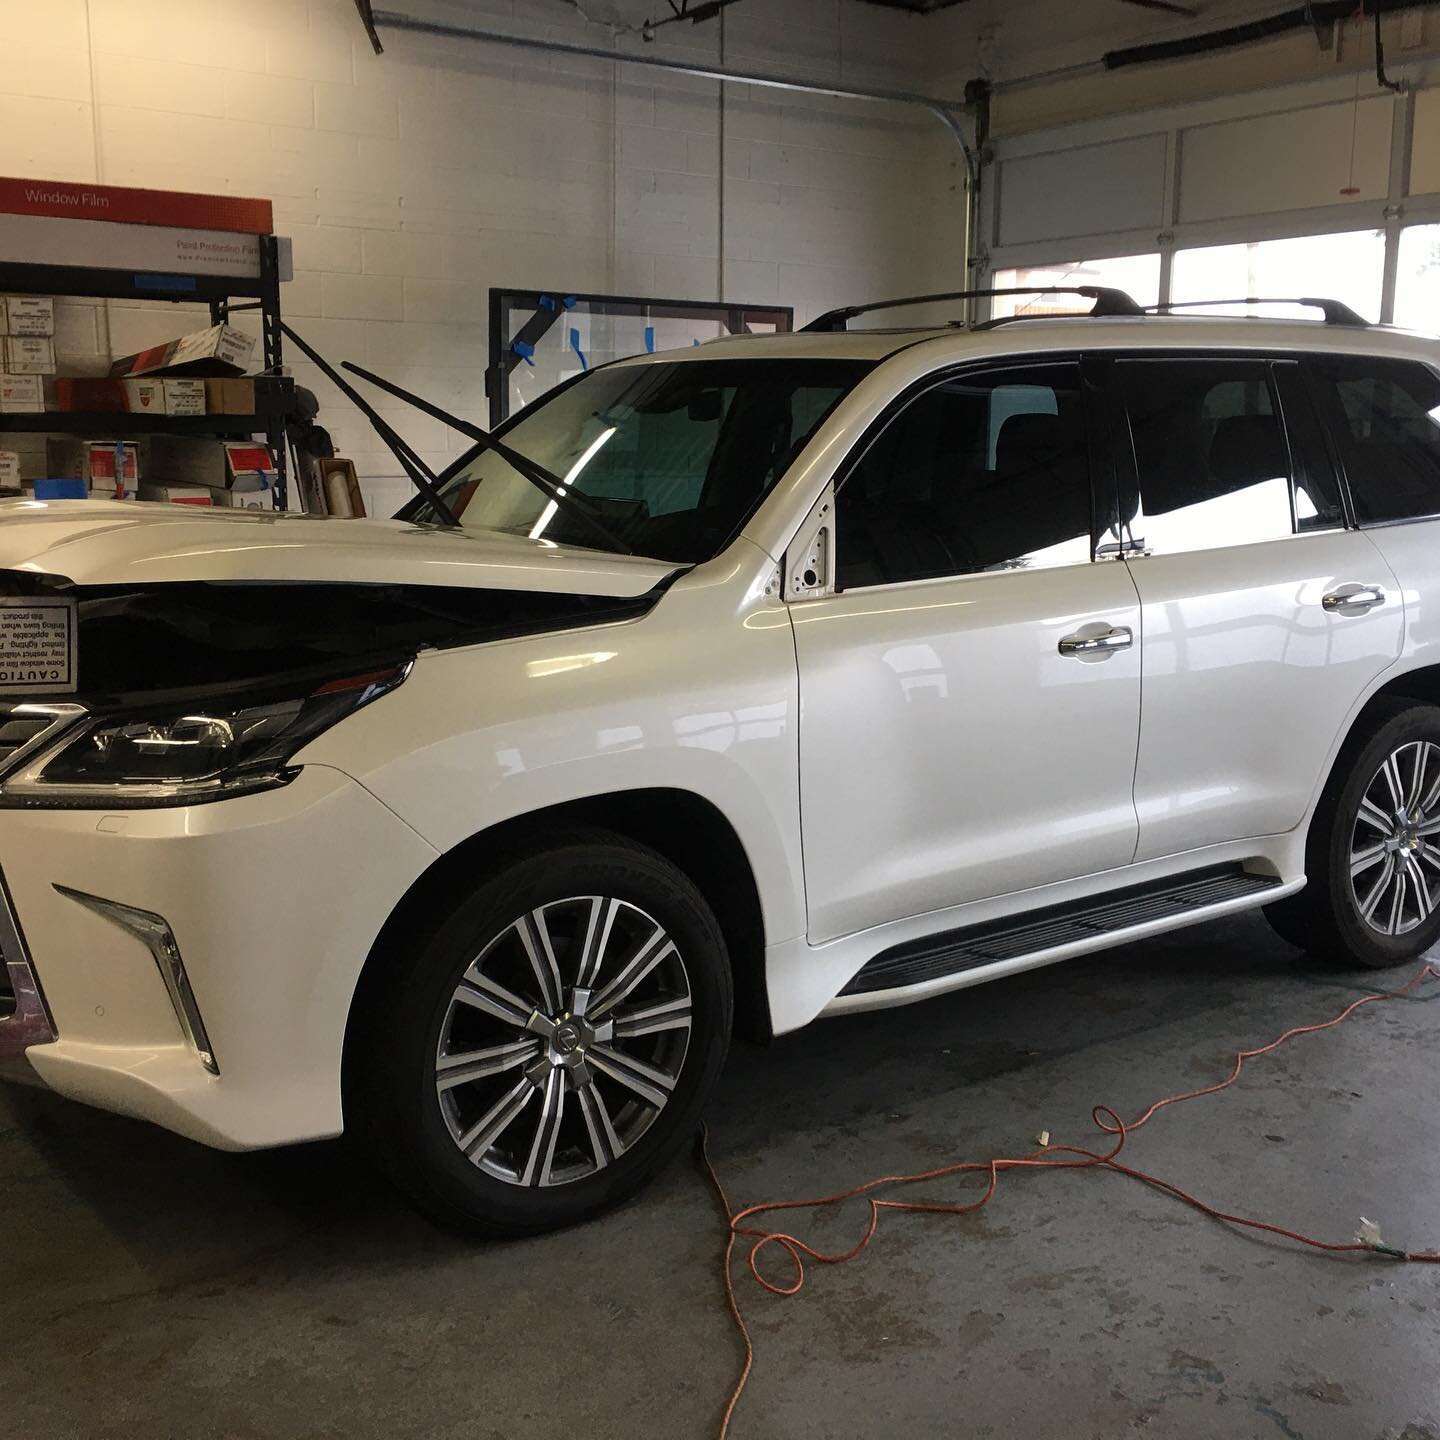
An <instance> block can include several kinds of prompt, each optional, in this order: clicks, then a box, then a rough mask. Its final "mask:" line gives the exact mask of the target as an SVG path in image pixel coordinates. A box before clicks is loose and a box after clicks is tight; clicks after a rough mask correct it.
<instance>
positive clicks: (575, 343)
mask: <svg viewBox="0 0 1440 1440" xmlns="http://www.w3.org/2000/svg"><path fill="white" fill-rule="evenodd" d="M570 348H571V349H572V350H573V351H574V352H575V353H576V354H577V355H578V356H579V357H580V368H581V369H582V370H588V369H589V368H590V362H589V361H588V360H587V359H586V358H585V352H584V351H583V350H582V349H581V348H580V332H579V331H578V330H576V329H573V328H572V329H571V331H570Z"/></svg>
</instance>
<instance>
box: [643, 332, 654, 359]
mask: <svg viewBox="0 0 1440 1440" xmlns="http://www.w3.org/2000/svg"><path fill="white" fill-rule="evenodd" d="M645 353H646V354H647V355H653V354H654V353H655V327H654V326H653V325H647V326H646V327H645Z"/></svg>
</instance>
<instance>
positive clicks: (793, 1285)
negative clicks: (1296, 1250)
mask: <svg viewBox="0 0 1440 1440" xmlns="http://www.w3.org/2000/svg"><path fill="white" fill-rule="evenodd" d="M1424 980H1440V969H1436V967H1435V966H1433V965H1426V966H1424V967H1423V968H1422V969H1421V970H1420V971H1419V972H1418V973H1417V974H1416V975H1415V977H1414V978H1413V979H1412V980H1410V981H1409V983H1408V984H1405V985H1402V986H1401V987H1400V989H1398V990H1393V991H1388V992H1378V991H1377V992H1376V993H1374V994H1370V995H1363V996H1361V998H1360V999H1358V1000H1355V1001H1353V1002H1352V1003H1351V1004H1349V1005H1347V1006H1346V1007H1345V1008H1344V1009H1343V1010H1342V1011H1341V1012H1340V1013H1339V1014H1338V1015H1336V1016H1335V1017H1334V1018H1333V1019H1330V1020H1323V1021H1321V1022H1320V1023H1319V1024H1316V1025H1297V1026H1295V1028H1294V1029H1291V1030H1287V1031H1286V1032H1285V1033H1284V1034H1283V1035H1280V1036H1278V1037H1277V1038H1276V1039H1274V1040H1272V1041H1271V1042H1270V1043H1269V1044H1268V1045H1261V1046H1260V1047H1259V1048H1258V1049H1255V1050H1241V1051H1240V1052H1239V1053H1238V1054H1237V1055H1236V1056H1235V1066H1234V1068H1233V1069H1232V1070H1231V1072H1230V1074H1229V1075H1228V1076H1226V1078H1225V1079H1224V1080H1221V1081H1219V1082H1218V1083H1217V1084H1215V1085H1207V1086H1205V1087H1204V1088H1203V1089H1200V1090H1186V1091H1184V1092H1183V1093H1182V1094H1179V1095H1167V1096H1166V1097H1165V1098H1164V1099H1163V1100H1157V1101H1156V1102H1155V1103H1154V1104H1153V1105H1152V1106H1151V1107H1150V1108H1149V1109H1148V1110H1146V1111H1145V1113H1144V1114H1143V1115H1141V1116H1140V1117H1139V1118H1138V1119H1136V1120H1132V1121H1130V1122H1129V1123H1128V1124H1127V1123H1126V1122H1125V1121H1123V1120H1122V1119H1121V1118H1120V1117H1119V1116H1118V1115H1117V1114H1116V1113H1115V1111H1113V1110H1112V1109H1111V1108H1110V1107H1109V1106H1108V1105H1097V1106H1096V1107H1095V1108H1094V1109H1093V1110H1092V1111H1091V1112H1090V1117H1091V1119H1092V1120H1093V1121H1094V1122H1095V1125H1096V1126H1097V1128H1098V1129H1100V1130H1101V1131H1103V1132H1104V1133H1105V1134H1106V1135H1113V1136H1114V1137H1115V1143H1114V1145H1112V1146H1111V1147H1110V1149H1109V1150H1106V1151H1104V1152H1099V1151H1095V1150H1087V1149H1085V1148H1084V1147H1083V1146H1079V1145H1044V1146H1042V1147H1041V1148H1040V1149H1038V1150H1032V1151H1031V1152H1030V1153H1029V1154H1028V1155H1023V1156H1018V1157H1013V1158H996V1159H993V1160H965V1161H961V1162H960V1163H958V1164H955V1165H942V1166H940V1167H939V1168H938V1169H935V1170H922V1171H920V1172H919V1173H917V1174H914V1175H884V1176H881V1177H880V1178H879V1179H876V1180H867V1181H865V1182H864V1184H861V1185H855V1186H853V1187H852V1188H851V1189H849V1190H842V1191H840V1193H839V1194H837V1195H825V1196H822V1197H821V1198H819V1199H815V1200H772V1201H770V1202H768V1203H767V1204H763V1205H750V1206H747V1207H746V1208H745V1209H743V1210H737V1211H732V1210H731V1209H730V1202H729V1200H728V1199H726V1196H725V1189H724V1186H722V1185H721V1183H720V1177H719V1176H718V1175H717V1174H716V1173H715V1167H714V1165H713V1164H712V1163H711V1161H710V1152H709V1136H708V1133H707V1132H706V1130H705V1128H704V1127H703V1126H702V1127H701V1132H700V1157H701V1160H702V1161H703V1163H704V1166H705V1170H706V1172H707V1174H708V1175H709V1177H710V1181H711V1183H712V1184H713V1185H714V1187H715V1193H716V1194H717V1195H718V1196H719V1197H720V1204H721V1205H722V1206H723V1207H724V1210H725V1214H726V1216H727V1217H728V1221H729V1238H728V1239H727V1241H726V1245H725V1298H726V1300H727V1301H728V1303H729V1306H730V1314H731V1316H732V1317H733V1318H734V1321H735V1327H736V1329H738V1330H739V1332H740V1338H741V1339H742V1340H743V1341H744V1344H745V1363H744V1365H743V1367H742V1368H741V1371H740V1375H739V1378H738V1379H737V1380H736V1382H735V1387H734V1389H733V1390H732V1391H731V1392H730V1400H729V1403H728V1404H727V1405H726V1407H725V1415H724V1418H723V1419H722V1420H721V1422H720V1440H726V1437H727V1436H728V1435H729V1433H730V1422H731V1419H732V1418H733V1417H734V1414H735V1407H736V1406H737V1405H738V1404H739V1403H740V1397H741V1395H743V1394H744V1392H745V1386H746V1384H747V1383H748V1381H749V1379H750V1372H751V1370H752V1369H753V1368H754V1365H755V1345H754V1342H753V1341H752V1340H751V1338H750V1330H749V1327H748V1326H747V1325H746V1324H745V1317H744V1316H743V1315H742V1314H741V1312H740V1302H739V1299H738V1298H737V1296H736V1294H735V1279H734V1267H733V1263H732V1262H733V1258H734V1252H735V1242H736V1240H737V1239H739V1237H740V1236H742V1235H744V1236H747V1237H753V1239H754V1244H753V1245H751V1247H750V1254H749V1265H750V1273H751V1275H753V1276H754V1277H755V1281H756V1283H757V1284H759V1285H760V1286H761V1287H762V1288H764V1289H766V1290H768V1291H769V1292H770V1293H771V1294H772V1295H795V1294H798V1293H799V1291H800V1290H801V1288H802V1287H803V1286H804V1284H805V1261H804V1259H803V1258H802V1257H804V1256H808V1257H809V1258H810V1259H811V1260H814V1261H817V1262H818V1263H819V1264H822V1265H843V1264H844V1263H845V1262H846V1261H847V1260H853V1259H855V1258H856V1256H858V1255H859V1254H861V1253H862V1252H863V1251H864V1250H865V1249H866V1247H867V1246H868V1245H869V1244H870V1242H871V1241H872V1240H873V1239H874V1238H875V1233H876V1230H877V1229H878V1228H879V1225H880V1212H881V1211H882V1210H909V1211H916V1212H919V1213H921V1214H928V1215H970V1214H973V1213H974V1212H975V1211H976V1210H979V1209H980V1208H981V1207H982V1206H984V1205H988V1204H989V1203H990V1201H991V1199H992V1198H993V1197H994V1195H995V1192H996V1190H997V1189H998V1188H999V1184H1000V1175H1001V1172H1002V1171H1006V1170H1021V1169H1029V1170H1088V1169H1093V1168H1095V1167H1096V1166H1103V1167H1104V1168H1105V1169H1107V1170H1115V1171H1118V1172H1119V1173H1120V1174H1121V1175H1128V1176H1129V1177H1130V1178H1131V1179H1132V1180H1140V1181H1143V1182H1144V1183H1145V1184H1146V1185H1150V1186H1153V1187H1154V1188H1155V1189H1156V1190H1163V1191H1164V1192H1165V1194H1167V1195H1173V1196H1174V1197H1175V1198H1176V1199H1177V1200H1183V1201H1184V1202H1185V1204H1187V1205H1190V1206H1193V1207H1194V1208H1195V1209H1196V1210H1198V1211H1200V1213H1201V1214H1202V1215H1208V1216H1209V1217H1210V1218H1211V1219H1212V1220H1219V1221H1222V1222H1223V1223H1225V1224H1227V1225H1243V1226H1244V1227H1246V1228H1247V1229H1250V1230H1263V1231H1265V1232H1266V1233H1268V1234H1271V1235H1279V1236H1281V1237H1282V1238H1284V1239H1286V1240H1293V1241H1295V1242H1296V1243H1297V1244H1300V1245H1308V1246H1309V1247H1310V1248H1311V1249H1313V1250H1324V1251H1327V1252H1329V1253H1330V1254H1333V1255H1351V1254H1357V1253H1358V1254H1370V1255H1384V1256H1387V1257H1388V1258H1390V1259H1392V1260H1410V1261H1419V1262H1424V1263H1428V1264H1435V1263H1440V1253H1436V1252H1430V1251H1414V1250H1397V1249H1394V1248H1392V1247H1391V1246H1388V1245H1382V1244H1381V1243H1380V1242H1379V1240H1378V1238H1376V1239H1363V1240H1362V1239H1358V1238H1357V1239H1355V1240H1352V1241H1349V1242H1347V1243H1345V1244H1335V1243H1334V1242H1332V1241H1328V1240H1316V1239H1314V1238H1312V1237H1311V1236H1309V1235H1302V1234H1300V1233H1299V1231H1296V1230H1287V1229H1286V1228H1285V1227H1284V1226H1283V1225H1272V1224H1270V1223H1268V1222H1267V1221H1264V1220H1251V1219H1249V1218H1247V1217H1246V1216H1243V1215H1232V1214H1230V1213H1228V1212H1227V1211H1224V1210H1218V1209H1216V1208H1215V1206H1213V1205H1207V1204H1206V1203H1205V1202H1204V1201H1203V1200H1198V1199H1196V1197H1195V1196H1193V1195H1191V1194H1190V1193H1189V1192H1188V1191H1186V1190H1182V1189H1181V1188H1180V1186H1178V1185H1174V1184H1172V1183H1171V1182H1170V1181H1168V1180H1162V1179H1160V1178H1159V1177H1158V1176H1156V1175H1149V1174H1146V1172H1145V1171H1143V1170H1135V1169H1132V1168H1131V1167H1130V1166H1129V1165H1122V1164H1120V1162H1119V1159H1118V1158H1117V1157H1118V1156H1119V1154H1120V1152H1121V1151H1122V1150H1123V1149H1124V1148H1125V1142H1126V1140H1127V1139H1128V1138H1129V1136H1130V1135H1131V1134H1132V1133H1133V1132H1134V1131H1136V1130H1138V1129H1139V1128H1140V1127H1141V1126H1142V1125H1144V1124H1146V1123H1147V1122H1148V1121H1149V1120H1150V1119H1151V1118H1152V1117H1153V1116H1155V1115H1157V1114H1158V1113H1159V1112H1160V1111H1161V1110H1163V1109H1165V1108H1166V1106H1169V1105H1178V1104H1179V1103H1180V1102H1181V1101H1182V1100H1195V1099H1198V1098H1199V1097H1200V1096H1201V1095H1214V1094H1216V1093H1217V1092H1219V1091H1221V1090H1226V1089H1228V1088H1229V1087H1230V1086H1231V1085H1233V1084H1234V1083H1235V1082H1236V1081H1237V1080H1238V1079H1239V1078H1240V1074H1241V1071H1243V1070H1244V1068H1245V1062H1246V1061H1247V1060H1253V1059H1255V1058H1256V1057H1257V1056H1260V1055H1268V1054H1269V1053H1270V1052H1271V1051H1272V1050H1277V1049H1279V1047H1280V1046H1281V1045H1283V1044H1285V1042H1286V1041H1287V1040H1293V1039H1294V1038H1295V1037H1296V1036H1297V1035H1313V1034H1315V1033H1316V1032H1317V1031H1320V1030H1329V1029H1332V1028H1333V1027H1334V1026H1336V1025H1339V1024H1340V1023H1341V1021H1343V1020H1348V1019H1349V1018H1350V1016H1352V1015H1353V1014H1354V1013H1355V1012H1356V1011H1357V1010H1359V1009H1360V1008H1361V1006H1363V1005H1372V1004H1374V1003H1375V1002H1376V1001H1377V1000H1398V999H1400V998H1401V997H1402V996H1404V995H1407V994H1409V992H1410V991H1411V990H1413V989H1415V987H1416V986H1417V985H1419V984H1420V983H1421V982H1422V981H1424ZM1057 1156H1069V1157H1071V1158H1069V1159H1057V1158H1054V1157H1057ZM972 1172H983V1173H984V1174H986V1175H987V1176H988V1177H989V1178H988V1180H987V1183H986V1186H985V1189H984V1192H983V1193H982V1194H981V1196H980V1198H979V1199H978V1200H973V1201H971V1202H969V1203H968V1204H963V1205H962V1204H944V1203H941V1202H935V1201H921V1200H877V1199H874V1198H870V1199H868V1200H867V1202H866V1203H867V1204H868V1205H869V1207H870V1223H869V1225H868V1226H866V1229H865V1233H864V1234H863V1235H862V1236H861V1237H860V1239H859V1240H858V1241H857V1242H856V1244H854V1245H853V1246H851V1248H850V1249H849V1250H846V1251H844V1252H843V1253H841V1254H838V1255H827V1254H825V1253H824V1252H823V1251H820V1250H816V1249H815V1248H814V1247H812V1246H810V1245H807V1244H806V1243H805V1242H804V1241H803V1240H801V1239H798V1238H797V1237H796V1236H794V1235H791V1234H788V1233H787V1232H785V1231H782V1230H765V1229H757V1228H755V1227H754V1226H751V1225H747V1224H745V1221H747V1220H750V1219H752V1218H753V1217H754V1216H756V1215H766V1214H769V1213H771V1212H773V1211H776V1210H819V1209H823V1208H825V1207H826V1206H830V1205H839V1204H841V1203H842V1202H843V1201H846V1200H853V1199H855V1198H856V1197H857V1196H861V1195H865V1196H870V1195H871V1192H872V1191H875V1190H879V1189H882V1188H884V1187H887V1186H900V1185H917V1184H919V1183H921V1182H922V1181H925V1180H943V1179H945V1178H946V1177H947V1176H950V1175H965V1174H970V1173H972ZM771 1245H778V1246H779V1247H780V1248H781V1249H782V1250H784V1251H785V1252H786V1254H788V1255H789V1257H790V1261H791V1263H792V1264H793V1265H794V1267H795V1275H794V1279H793V1280H792V1281H791V1282H790V1283H789V1284H788V1285H781V1284H777V1283H776V1282H775V1281H773V1280H767V1279H766V1278H765V1276H763V1275H762V1274H761V1273H760V1266H759V1258H760V1254H761V1252H762V1251H763V1250H765V1249H766V1248H767V1247H768V1246H771Z"/></svg>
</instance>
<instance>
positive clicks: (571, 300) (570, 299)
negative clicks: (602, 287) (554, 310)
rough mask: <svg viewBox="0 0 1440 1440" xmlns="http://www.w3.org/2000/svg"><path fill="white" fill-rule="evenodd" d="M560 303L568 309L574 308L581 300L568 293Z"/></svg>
mask: <svg viewBox="0 0 1440 1440" xmlns="http://www.w3.org/2000/svg"><path fill="white" fill-rule="evenodd" d="M560 303H561V304H562V305H564V307H565V308H566V309H567V310H573V309H574V308H575V307H576V306H577V305H578V304H579V303H580V302H579V301H578V300H577V299H576V298H575V297H574V296H573V295H567V296H566V297H565V298H564V300H562V301H561V302H560Z"/></svg>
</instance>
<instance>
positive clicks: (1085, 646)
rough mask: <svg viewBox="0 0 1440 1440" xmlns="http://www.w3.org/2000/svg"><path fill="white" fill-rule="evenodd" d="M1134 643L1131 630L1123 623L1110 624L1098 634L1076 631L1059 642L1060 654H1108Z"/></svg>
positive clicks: (1125, 648) (1126, 648)
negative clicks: (1085, 633)
mask: <svg viewBox="0 0 1440 1440" xmlns="http://www.w3.org/2000/svg"><path fill="white" fill-rule="evenodd" d="M1134 643H1135V635H1134V632H1133V631H1132V630H1130V629H1129V628H1127V627H1126V626H1124V625H1112V626H1111V627H1110V628H1109V629H1108V630H1105V631H1102V632H1101V633H1100V634H1098V635H1084V634H1082V633H1081V632H1080V631H1078V630H1077V631H1076V632H1075V634H1073V635H1067V636H1066V637H1065V638H1064V639H1063V640H1062V641H1061V642H1060V646H1059V649H1060V653H1061V654H1062V655H1075V656H1086V655H1110V654H1113V653H1114V652H1115V651H1116V650H1128V649H1129V648H1130V647H1131V646H1132V645H1133V644H1134Z"/></svg>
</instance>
